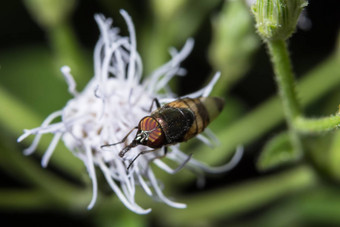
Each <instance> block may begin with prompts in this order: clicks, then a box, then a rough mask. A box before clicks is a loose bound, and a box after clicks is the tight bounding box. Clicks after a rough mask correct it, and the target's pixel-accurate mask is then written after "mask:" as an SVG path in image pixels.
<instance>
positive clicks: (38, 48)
mask: <svg viewBox="0 0 340 227" xmlns="http://www.w3.org/2000/svg"><path fill="white" fill-rule="evenodd" d="M120 9H125V10H126V11H127V12H128V13H129V14H130V15H131V17H132V19H133V21H134V24H135V27H136V33H137V41H138V42H137V46H138V51H139V52H140V54H141V56H142V59H143V64H144V76H147V75H148V74H149V73H150V72H151V71H152V70H153V69H155V68H157V67H158V66H160V65H161V64H163V63H164V62H166V61H167V60H168V59H169V54H168V50H169V47H171V46H174V47H176V48H178V49H179V48H181V47H182V46H183V44H184V42H185V40H186V39H187V38H189V37H193V38H194V39H195V47H194V50H193V52H192V54H191V55H190V56H189V57H188V59H187V60H186V61H185V62H184V63H183V67H184V68H186V69H187V71H188V75H187V76H186V77H183V78H178V79H176V80H175V81H173V82H171V83H172V84H171V85H172V86H173V89H174V90H175V91H176V92H177V93H178V94H179V95H184V94H186V93H189V92H193V91H195V90H197V89H199V88H201V87H202V86H204V84H206V82H207V81H208V80H209V78H210V77H211V75H212V74H213V73H214V72H216V71H221V73H222V78H221V80H220V81H219V83H218V85H217V86H216V88H215V90H214V91H213V94H214V95H218V96H223V97H225V98H226V104H227V105H226V107H225V110H224V111H223V113H222V114H221V116H220V117H219V118H218V119H217V120H216V121H215V122H213V123H212V125H211V129H212V130H213V131H214V132H215V133H216V135H217V137H218V138H219V139H220V141H221V145H220V146H219V147H216V148H215V149H213V150H212V149H210V148H209V147H206V146H202V144H201V143H199V142H197V141H196V140H193V141H191V142H190V143H187V144H184V146H183V148H184V149H185V150H186V151H188V153H194V158H196V159H198V160H204V161H205V162H207V163H209V164H211V165H219V164H223V163H225V162H226V161H227V160H228V158H229V157H230V155H231V153H232V152H233V151H234V150H235V148H236V146H237V145H240V144H242V145H244V146H245V151H246V153H245V155H244V157H243V158H242V160H241V162H240V163H239V165H238V166H237V167H235V168H234V169H233V170H232V171H230V172H229V173H225V174H220V175H214V176H207V179H206V185H205V187H203V188H197V187H196V182H195V178H194V176H193V175H192V174H190V172H189V171H181V172H180V173H178V174H177V175H176V176H168V175H167V174H164V173H162V172H157V176H158V178H159V179H160V180H162V181H163V182H164V185H165V194H166V195H167V196H169V197H174V198H175V199H176V201H180V202H184V203H187V204H188V208H186V209H184V210H180V209H174V208H171V207H167V206H166V205H164V204H160V203H157V202H154V201H152V199H150V198H145V197H146V195H145V194H143V193H142V192H138V193H137V201H139V204H140V205H141V206H142V207H145V208H147V207H151V208H153V211H152V213H151V214H149V215H145V216H139V215H136V214H134V213H132V212H130V211H129V210H127V209H126V208H125V207H124V206H123V205H122V204H121V203H120V201H119V200H118V199H117V198H116V197H115V196H114V195H113V194H112V193H111V192H110V190H109V189H108V186H107V184H106V182H105V181H104V180H103V179H101V178H102V176H101V174H100V171H97V175H98V177H99V182H100V185H99V189H100V195H99V199H98V201H97V203H96V205H95V207H94V209H93V210H91V211H87V209H86V207H87V204H88V202H89V201H90V199H91V182H90V180H89V179H88V176H87V174H86V169H85V167H84V166H83V164H82V163H81V161H79V160H78V159H76V158H75V157H73V155H72V154H71V153H70V152H68V151H67V150H66V148H65V147H64V146H63V145H62V144H60V146H58V147H57V150H56V151H55V153H54V154H53V156H52V158H51V164H50V165H49V167H48V168H47V169H43V168H42V167H41V166H40V159H41V154H43V152H44V150H45V149H46V148H47V146H48V144H49V141H50V139H51V137H49V136H45V137H44V138H45V139H44V140H43V141H42V144H41V146H40V147H39V151H38V152H36V153H35V154H34V155H32V156H30V157H25V156H23V155H22V150H23V149H24V148H25V147H27V146H28V145H29V142H30V140H29V139H28V140H25V143H22V144H17V143H16V139H17V137H18V136H19V135H20V134H21V133H22V130H23V129H24V128H33V127H37V126H38V125H40V123H41V122H42V121H43V119H44V118H45V117H46V116H47V115H48V114H49V113H51V112H53V111H55V110H58V109H61V108H63V106H64V105H65V103H66V102H67V100H68V99H69V98H70V97H71V96H70V95H69V94H68V92H67V85H66V83H65V82H64V79H63V77H62V75H61V73H60V71H59V69H60V67H61V66H63V65H69V66H70V67H71V68H72V74H73V75H74V76H75V79H76V81H77V88H78V90H81V88H82V87H84V86H85V85H86V83H87V81H88V80H89V79H90V78H91V76H92V74H93V68H92V52H93V48H94V45H95V43H96V41H97V39H98V37H99V31H98V28H97V25H96V24H95V21H94V19H93V15H94V14H95V13H103V14H104V15H105V16H106V17H112V18H113V19H114V23H113V24H114V26H115V27H120V28H121V32H122V33H123V34H125V35H127V31H126V25H125V22H124V20H123V19H122V17H121V15H120V14H119V10H120ZM339 10H340V7H339V2H338V1H337V0H325V1H317V0H311V1H309V6H307V8H306V10H305V11H304V16H305V19H306V20H307V22H305V23H302V24H300V27H299V28H298V29H297V32H296V33H295V34H294V35H293V37H292V38H291V39H290V40H289V41H288V44H289V49H290V53H291V54H290V56H291V60H292V64H293V66H294V72H295V73H296V76H297V78H298V83H297V90H298V95H299V99H300V101H301V104H302V106H303V107H304V111H305V113H306V115H307V116H323V115H330V114H335V113H336V112H337V111H338V109H337V108H338V105H339V104H340V101H339V100H340V90H339V88H340V70H339V63H340V61H339V41H340V39H339V36H338V33H339V22H340V19H339ZM0 17H1V20H0V21H1V22H0V26H1V27H0V31H1V32H0V40H1V42H0V104H1V108H0V109H1V110H0V129H1V131H0V132H1V133H0V175H1V181H0V186H1V187H0V218H1V220H2V223H10V224H9V226H17V225H22V224H25V225H49V226H60V225H63V226H71V225H72V226H75V225H79V226H175V225H176V226H321V225H322V226H325V225H328V226H329V225H332V226H340V187H339V181H340V133H339V131H334V132H333V131H332V132H330V133H324V134H322V135H312V136H311V135H308V136H307V135H306V136H304V138H303V142H304V148H305V153H304V156H303V157H298V158H296V157H295V156H294V154H292V153H290V149H289V147H287V135H286V132H285V130H286V125H285V123H284V117H283V113H282V108H281V104H280V102H279V99H278V97H277V95H276V94H277V89H276V85H275V83H274V79H273V71H272V67H271V64H270V60H269V56H268V55H267V51H266V49H265V47H264V45H263V42H262V41H261V40H260V38H259V37H258V35H257V34H256V32H255V28H254V26H255V22H254V20H253V17H252V16H251V13H250V11H249V9H248V8H247V6H246V4H245V3H244V2H243V1H241V0H236V1H221V0H210V1H205V0H196V1H195V0H174V1H165V0H148V1H147V0H143V1H131V0H129V1H109V0H98V1H89V0H84V1H75V0H74V1H68V0H46V1H43V0H24V1H5V2H2V4H1V7H0ZM268 141H269V142H268Z"/></svg>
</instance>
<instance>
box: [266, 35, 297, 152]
mask: <svg viewBox="0 0 340 227" xmlns="http://www.w3.org/2000/svg"><path fill="white" fill-rule="evenodd" d="M267 46H268V49H269V54H270V56H271V60H272V64H273V68H274V72H275V79H276V83H277V85H278V88H279V94H280V98H281V102H282V104H283V112H284V114H285V117H286V122H287V124H288V127H289V134H290V140H291V143H292V145H293V147H294V149H295V150H296V151H298V152H300V153H302V144H301V141H300V139H299V136H298V132H297V131H296V130H295V128H294V120H295V118H297V117H300V116H301V114H302V112H301V107H300V104H299V102H298V99H297V95H296V91H295V79H294V74H293V71H292V66H291V62H290V58H289V53H288V49H287V45H286V42H285V41H284V40H268V41H267Z"/></svg>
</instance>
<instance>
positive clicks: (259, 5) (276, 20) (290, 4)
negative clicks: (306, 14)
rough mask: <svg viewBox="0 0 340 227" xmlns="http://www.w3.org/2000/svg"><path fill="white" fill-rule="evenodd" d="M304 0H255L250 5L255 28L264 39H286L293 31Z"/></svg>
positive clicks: (303, 5) (304, 3)
mask: <svg viewBox="0 0 340 227" xmlns="http://www.w3.org/2000/svg"><path fill="white" fill-rule="evenodd" d="M307 4H308V2H307V1H306V0H257V1H256V3H255V4H254V5H253V6H252V11H253V13H254V15H255V19H256V28H257V31H258V33H259V34H260V36H261V37H262V38H263V39H265V40H286V39H288V38H289V37H290V36H291V35H292V34H293V32H294V31H295V28H296V24H297V21H298V18H299V15H300V13H301V11H302V9H303V8H304V7H305V6H307Z"/></svg>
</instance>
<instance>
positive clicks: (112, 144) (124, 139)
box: [100, 126, 138, 148]
mask: <svg viewBox="0 0 340 227" xmlns="http://www.w3.org/2000/svg"><path fill="white" fill-rule="evenodd" d="M135 129H138V126H136V127H134V128H133V129H131V131H130V132H128V134H126V136H124V138H123V139H122V140H121V141H119V142H118V143H111V144H105V145H101V146H100V148H103V147H111V146H114V145H117V144H120V143H124V142H125V141H126V139H127V138H128V136H129V135H130V134H131V133H132V132H133V130H135Z"/></svg>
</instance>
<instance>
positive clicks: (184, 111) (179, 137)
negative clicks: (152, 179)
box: [152, 104, 195, 144]
mask: <svg viewBox="0 0 340 227" xmlns="http://www.w3.org/2000/svg"><path fill="white" fill-rule="evenodd" d="M152 116H153V117H155V119H157V121H158V122H159V124H160V125H161V128H162V129H163V132H164V136H165V139H166V143H167V144H175V143H179V142H183V141H185V139H184V138H185V135H186V133H187V132H188V130H189V129H190V127H191V125H192V123H193V122H194V120H195V116H194V114H193V113H192V111H191V110H190V109H188V108H183V107H171V106H169V105H168V104H166V105H164V106H163V107H161V108H160V109H158V111H155V112H154V113H153V114H152Z"/></svg>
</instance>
